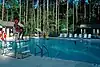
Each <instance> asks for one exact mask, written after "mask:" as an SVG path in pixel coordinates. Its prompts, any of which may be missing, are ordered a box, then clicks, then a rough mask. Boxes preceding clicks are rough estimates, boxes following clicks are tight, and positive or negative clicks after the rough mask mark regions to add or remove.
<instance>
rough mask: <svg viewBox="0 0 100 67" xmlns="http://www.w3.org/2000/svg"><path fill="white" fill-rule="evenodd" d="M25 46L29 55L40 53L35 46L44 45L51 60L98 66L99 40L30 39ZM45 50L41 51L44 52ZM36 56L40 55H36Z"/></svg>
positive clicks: (99, 54) (99, 57)
mask: <svg viewBox="0 0 100 67" xmlns="http://www.w3.org/2000/svg"><path fill="white" fill-rule="evenodd" d="M27 44H28V45H29V49H30V51H31V54H35V52H36V51H37V52H38V51H40V49H39V48H38V47H37V45H38V46H40V47H42V46H43V45H44V46H45V47H46V49H47V50H48V53H49V57H51V58H58V59H63V60H74V61H82V62H88V63H96V64H100V42H99V39H97V40H96V39H84V40H81V39H67V38H48V39H44V38H30V40H29V41H28V42H27ZM35 48H36V51H35ZM47 50H45V49H43V51H44V52H46V51H47ZM37 56H41V55H40V54H37ZM43 56H48V54H44V55H43Z"/></svg>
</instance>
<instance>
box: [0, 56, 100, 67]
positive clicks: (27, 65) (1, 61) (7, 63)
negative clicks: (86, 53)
mask: <svg viewBox="0 0 100 67" xmlns="http://www.w3.org/2000/svg"><path fill="white" fill-rule="evenodd" d="M0 67H100V66H99V65H98V66H96V65H95V66H94V65H93V64H90V63H85V62H78V61H71V60H60V59H55V58H47V57H43V58H41V57H39V56H30V57H28V58H25V59H16V58H11V57H8V56H3V55H0Z"/></svg>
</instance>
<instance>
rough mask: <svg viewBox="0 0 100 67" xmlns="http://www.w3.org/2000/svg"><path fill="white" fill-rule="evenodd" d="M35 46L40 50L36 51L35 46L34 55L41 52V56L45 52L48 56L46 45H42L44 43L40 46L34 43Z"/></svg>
mask: <svg viewBox="0 0 100 67" xmlns="http://www.w3.org/2000/svg"><path fill="white" fill-rule="evenodd" d="M36 46H37V47H38V48H39V49H40V51H39V52H36V48H35V54H34V55H35V56H36V55H37V54H41V57H43V56H44V55H45V54H47V55H48V56H49V51H48V49H47V47H46V46H44V45H42V46H39V45H36ZM43 49H45V50H46V52H45V53H44V51H43Z"/></svg>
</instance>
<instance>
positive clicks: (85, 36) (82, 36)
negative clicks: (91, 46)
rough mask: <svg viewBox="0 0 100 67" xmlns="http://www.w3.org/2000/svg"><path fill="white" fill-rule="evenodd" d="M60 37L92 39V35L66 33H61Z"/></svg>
mask: <svg viewBox="0 0 100 67" xmlns="http://www.w3.org/2000/svg"><path fill="white" fill-rule="evenodd" d="M59 37H63V38H84V39H90V38H91V34H71V33H69V34H66V33H61V34H60V36H59Z"/></svg>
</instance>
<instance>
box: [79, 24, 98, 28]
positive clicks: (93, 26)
mask: <svg viewBox="0 0 100 67" xmlns="http://www.w3.org/2000/svg"><path fill="white" fill-rule="evenodd" d="M80 28H100V24H81V25H80Z"/></svg>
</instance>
